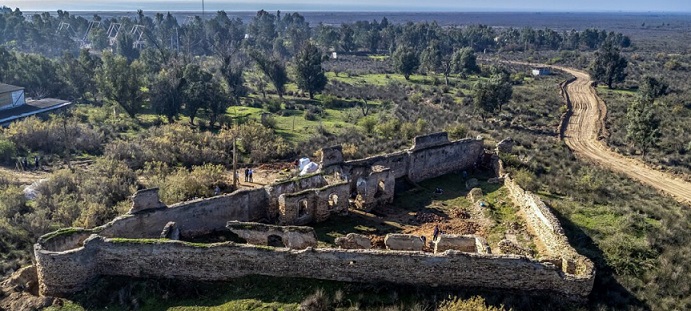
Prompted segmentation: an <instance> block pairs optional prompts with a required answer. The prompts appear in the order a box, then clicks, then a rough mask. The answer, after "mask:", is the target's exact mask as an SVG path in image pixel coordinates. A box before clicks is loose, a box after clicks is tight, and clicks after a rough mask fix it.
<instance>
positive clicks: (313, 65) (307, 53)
mask: <svg viewBox="0 0 691 311" xmlns="http://www.w3.org/2000/svg"><path fill="white" fill-rule="evenodd" d="M294 62H295V78H296V79H295V80H296V82H297V84H298V87H299V88H301V89H302V90H305V91H307V92H308V93H309V96H310V99H313V98H314V93H317V92H321V91H322V90H324V87H325V86H326V83H327V82H328V80H327V79H326V75H324V69H323V68H322V53H321V52H320V51H319V49H317V47H316V46H314V45H313V44H307V45H305V46H304V47H303V48H302V50H300V52H299V53H298V54H297V55H296V56H295V60H294Z"/></svg>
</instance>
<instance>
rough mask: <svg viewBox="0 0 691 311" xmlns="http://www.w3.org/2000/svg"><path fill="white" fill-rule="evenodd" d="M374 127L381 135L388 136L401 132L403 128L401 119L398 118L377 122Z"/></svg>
mask: <svg viewBox="0 0 691 311" xmlns="http://www.w3.org/2000/svg"><path fill="white" fill-rule="evenodd" d="M374 129H375V131H376V132H377V133H378V134H379V135H381V136H384V137H386V138H391V137H394V136H395V135H397V134H399V131H400V130H401V121H400V120H398V119H391V120H389V121H386V122H383V123H379V124H377V125H376V126H375V127H374Z"/></svg>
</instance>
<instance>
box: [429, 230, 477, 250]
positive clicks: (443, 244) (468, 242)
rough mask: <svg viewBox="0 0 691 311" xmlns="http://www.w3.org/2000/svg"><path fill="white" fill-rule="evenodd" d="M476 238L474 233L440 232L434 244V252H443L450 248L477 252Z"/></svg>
mask: <svg viewBox="0 0 691 311" xmlns="http://www.w3.org/2000/svg"><path fill="white" fill-rule="evenodd" d="M475 240H476V238H475V236H473V235H455V234H440V235H439V237H437V239H436V240H434V241H432V243H433V244H434V253H435V254H439V253H443V252H445V251H447V250H449V249H452V250H457V251H461V252H466V253H476V252H477V247H476V246H475V244H476V242H475Z"/></svg>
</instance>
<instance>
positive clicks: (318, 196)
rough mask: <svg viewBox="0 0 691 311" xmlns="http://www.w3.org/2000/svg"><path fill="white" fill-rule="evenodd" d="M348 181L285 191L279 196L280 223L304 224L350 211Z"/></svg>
mask: <svg viewBox="0 0 691 311" xmlns="http://www.w3.org/2000/svg"><path fill="white" fill-rule="evenodd" d="M349 191H350V186H349V184H348V183H347V182H343V183H339V184H334V185H330V186H326V187H322V188H319V189H309V190H304V191H301V192H297V193H284V194H281V195H280V196H279V197H278V210H279V215H278V223H279V224H293V225H304V224H308V223H310V222H313V221H314V222H321V221H325V220H327V219H328V218H329V216H331V215H332V214H339V213H345V212H347V211H348V194H349Z"/></svg>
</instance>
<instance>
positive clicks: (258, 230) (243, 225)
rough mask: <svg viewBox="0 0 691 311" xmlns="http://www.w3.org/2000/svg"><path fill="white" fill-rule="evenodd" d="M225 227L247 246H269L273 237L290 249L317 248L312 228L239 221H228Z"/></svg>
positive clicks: (315, 236) (315, 235)
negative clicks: (243, 240) (245, 242)
mask: <svg viewBox="0 0 691 311" xmlns="http://www.w3.org/2000/svg"><path fill="white" fill-rule="evenodd" d="M227 227H228V229H229V230H230V231H232V232H233V233H235V234H237V235H238V236H239V237H241V238H243V239H245V241H247V243H249V244H255V245H270V244H271V239H272V238H274V237H275V238H280V242H281V244H283V246H285V247H288V248H292V249H304V248H307V247H316V246H317V234H316V233H315V232H314V228H312V227H300V226H274V225H267V224H262V223H257V222H239V221H229V222H228V225H227ZM270 246H275V245H270Z"/></svg>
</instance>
